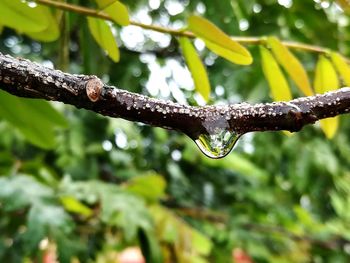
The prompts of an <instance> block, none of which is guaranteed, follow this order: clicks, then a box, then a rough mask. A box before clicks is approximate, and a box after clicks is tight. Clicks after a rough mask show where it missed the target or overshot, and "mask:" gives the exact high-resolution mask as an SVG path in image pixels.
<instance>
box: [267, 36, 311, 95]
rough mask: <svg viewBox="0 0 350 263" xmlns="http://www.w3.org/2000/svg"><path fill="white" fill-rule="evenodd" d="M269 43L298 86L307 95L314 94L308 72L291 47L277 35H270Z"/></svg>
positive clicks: (279, 61)
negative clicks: (283, 42) (291, 50)
mask: <svg viewBox="0 0 350 263" xmlns="http://www.w3.org/2000/svg"><path fill="white" fill-rule="evenodd" d="M267 43H268V44H269V45H270V47H271V49H272V52H273V54H274V55H275V58H276V60H277V61H278V63H279V64H281V65H282V67H283V68H284V69H285V70H286V71H287V72H288V74H289V75H290V77H291V78H292V79H293V80H294V82H295V84H296V85H297V87H298V88H299V89H300V91H301V92H303V93H304V95H306V96H312V95H313V91H312V88H311V85H310V81H309V78H308V76H307V73H306V71H305V69H304V67H303V65H302V64H301V63H300V61H299V60H298V59H297V58H296V57H295V56H294V55H293V53H292V52H290V51H289V49H288V48H287V47H286V46H284V45H283V44H282V43H281V41H279V39H278V38H276V37H269V38H268V39H267Z"/></svg>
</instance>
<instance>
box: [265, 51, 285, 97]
mask: <svg viewBox="0 0 350 263" xmlns="http://www.w3.org/2000/svg"><path fill="white" fill-rule="evenodd" d="M260 54H261V62H262V69H263V72H264V75H265V77H266V79H267V81H268V83H269V86H270V90H271V95H272V98H273V100H274V101H289V100H291V99H292V95H291V92H290V89H289V85H288V83H287V80H286V79H285V77H284V75H283V73H282V71H281V69H280V67H279V66H278V64H277V61H276V60H275V58H274V57H273V55H272V54H271V52H270V51H269V50H268V49H267V48H265V47H263V46H260Z"/></svg>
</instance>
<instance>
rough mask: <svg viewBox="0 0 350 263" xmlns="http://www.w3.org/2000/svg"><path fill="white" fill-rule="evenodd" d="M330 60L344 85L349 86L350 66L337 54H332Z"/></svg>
mask: <svg viewBox="0 0 350 263" xmlns="http://www.w3.org/2000/svg"><path fill="white" fill-rule="evenodd" d="M331 59H332V62H333V64H334V66H335V67H336V69H337V71H338V72H339V75H340V76H341V77H342V78H343V81H344V83H345V85H347V86H350V66H349V65H348V63H347V62H346V60H345V58H344V57H343V56H342V55H340V54H339V53H337V52H332V53H331Z"/></svg>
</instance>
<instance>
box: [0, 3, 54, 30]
mask: <svg viewBox="0 0 350 263" xmlns="http://www.w3.org/2000/svg"><path fill="white" fill-rule="evenodd" d="M45 9H46V7H43V6H41V5H38V6H36V7H30V6H29V5H28V4H27V2H25V1H21V0H1V1H0V24H1V25H4V26H8V27H10V28H13V29H15V30H17V31H19V32H40V31H43V30H45V29H46V28H47V23H48V18H47V16H46V15H45V11H43V10H45Z"/></svg>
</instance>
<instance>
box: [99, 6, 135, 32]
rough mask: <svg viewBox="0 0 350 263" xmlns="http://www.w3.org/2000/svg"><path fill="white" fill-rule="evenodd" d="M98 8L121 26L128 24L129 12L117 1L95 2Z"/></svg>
mask: <svg viewBox="0 0 350 263" xmlns="http://www.w3.org/2000/svg"><path fill="white" fill-rule="evenodd" d="M96 2H97V4H98V6H99V8H101V10H102V11H103V12H105V13H107V14H108V15H110V17H111V18H113V21H114V22H116V23H117V24H119V25H121V26H127V25H129V24H130V18H129V12H128V9H127V7H126V6H125V5H124V4H122V3H121V2H119V1H117V0H96Z"/></svg>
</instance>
